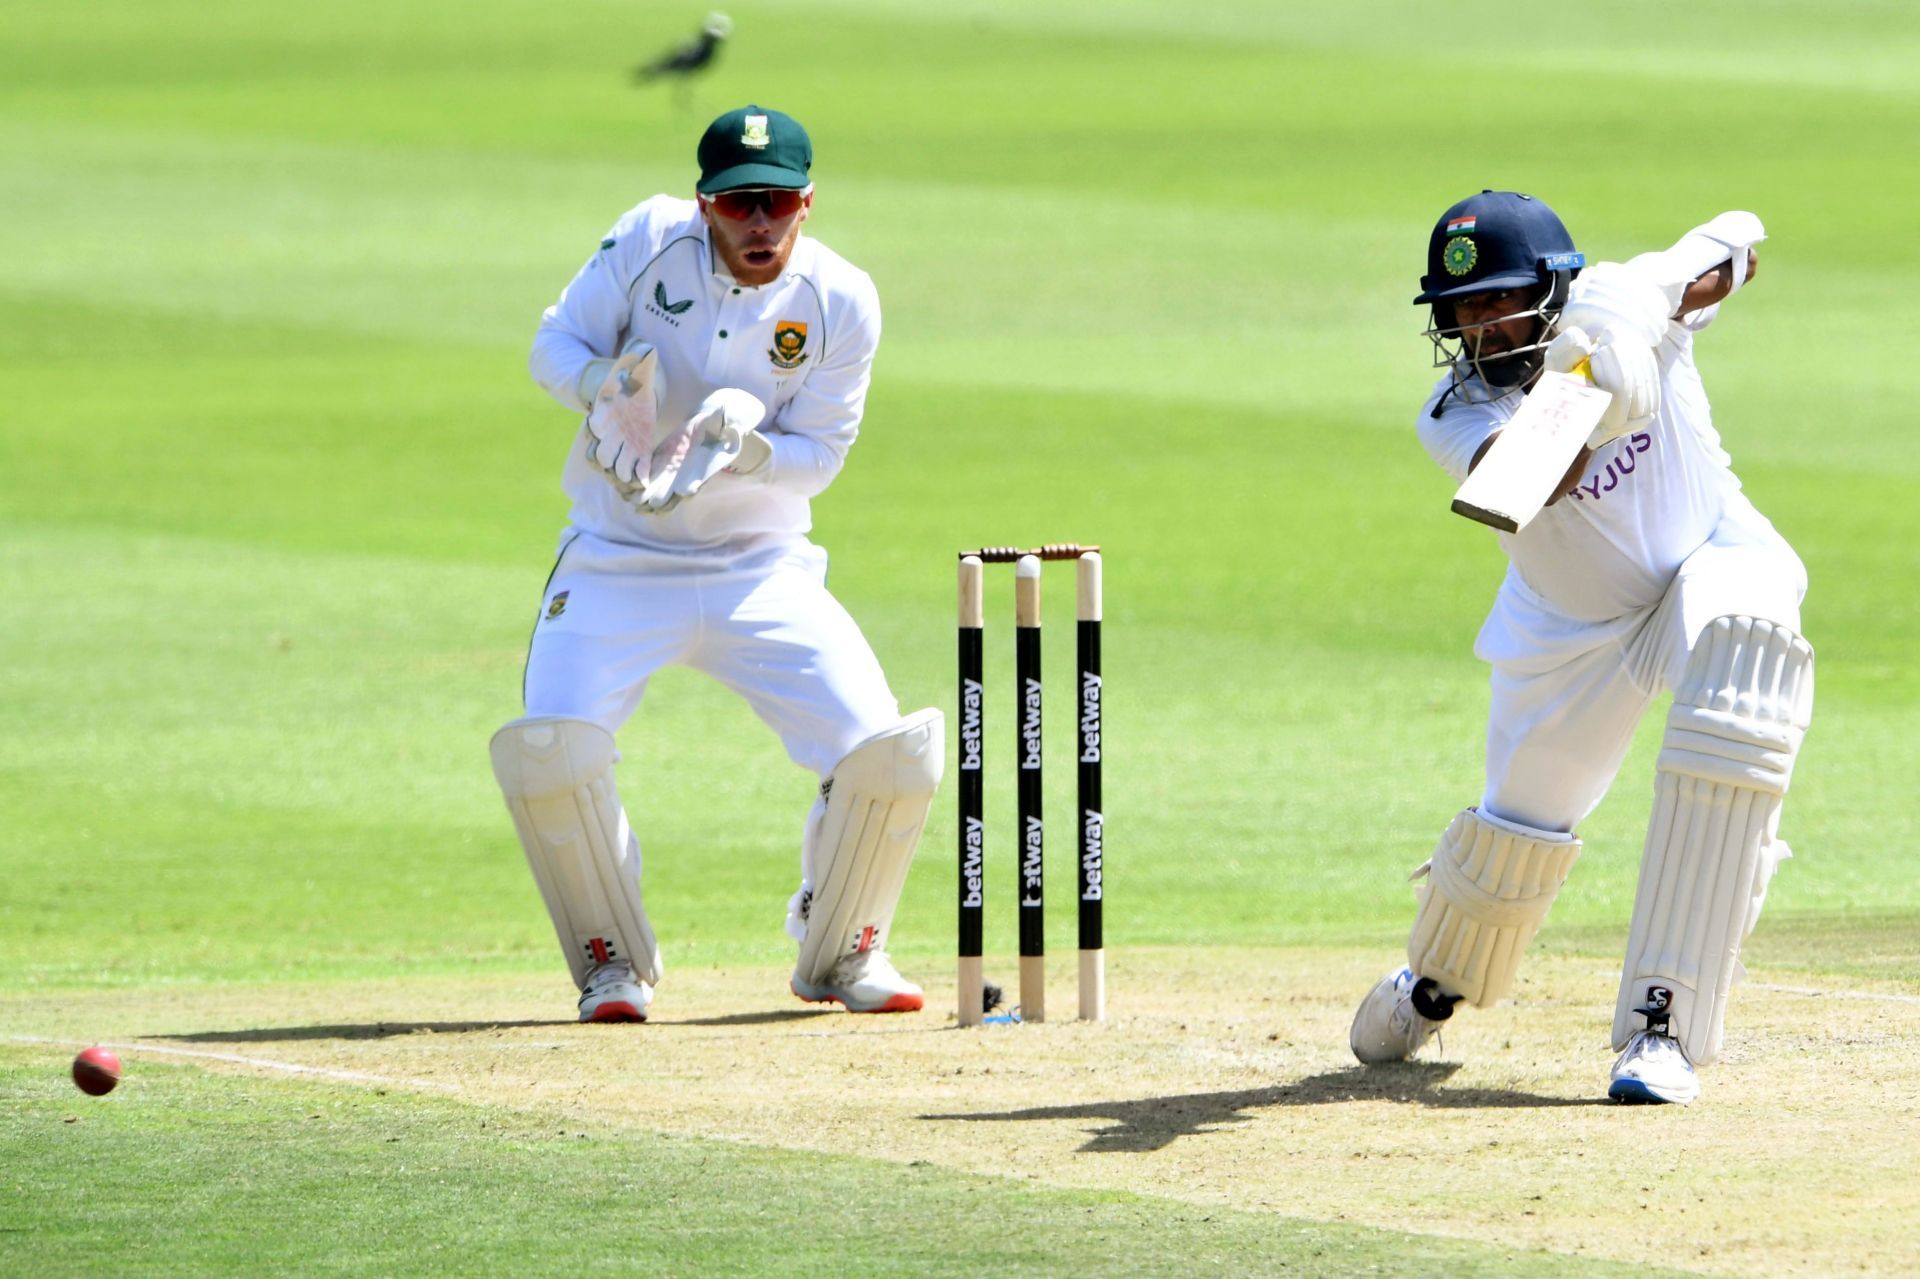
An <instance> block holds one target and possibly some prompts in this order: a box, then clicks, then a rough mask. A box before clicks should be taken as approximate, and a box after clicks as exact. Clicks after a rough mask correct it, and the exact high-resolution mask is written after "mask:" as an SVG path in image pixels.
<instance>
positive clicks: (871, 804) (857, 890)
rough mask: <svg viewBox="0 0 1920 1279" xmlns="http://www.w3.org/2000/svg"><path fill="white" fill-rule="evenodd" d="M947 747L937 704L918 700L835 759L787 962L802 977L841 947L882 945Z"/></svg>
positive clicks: (833, 958)
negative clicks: (931, 706)
mask: <svg viewBox="0 0 1920 1279" xmlns="http://www.w3.org/2000/svg"><path fill="white" fill-rule="evenodd" d="M945 753H946V726H945V721H944V720H943V719H942V717H941V715H940V712H939V711H937V710H924V711H918V712H916V713H914V714H912V715H909V716H907V717H906V718H905V719H903V720H901V721H900V722H899V723H898V724H896V725H895V726H894V727H892V728H890V729H888V730H887V731H886V732H884V733H878V734H875V735H874V736H872V737H870V738H868V739H867V740H866V741H864V742H862V743H860V745H858V746H856V747H854V748H853V749H852V750H851V751H849V752H847V757H846V758H845V759H843V760H841V761H840V762H839V764H837V765H835V767H834V770H833V774H832V775H831V776H830V777H828V778H827V786H826V793H827V810H826V814H825V817H824V819H823V820H822V822H821V824H820V830H819V838H818V843H817V844H816V846H815V851H814V859H815V861H816V866H815V867H814V873H815V874H816V875H817V877H818V882H817V883H815V884H814V886H813V895H812V898H811V899H810V900H809V902H808V903H807V907H806V937H805V939H804V940H802V941H801V943H800V960H799V963H798V964H796V965H795V967H794V974H795V975H796V976H797V977H799V978H800V979H801V980H802V981H806V982H810V983H816V984H817V983H821V982H824V981H825V980H826V978H827V975H828V974H829V973H831V972H832V970H833V966H834V965H835V964H837V963H838V962H839V961H840V960H841V959H843V958H845V957H846V956H848V955H853V954H858V953H860V952H862V951H868V950H884V949H885V948H886V938H887V929H888V928H889V927H890V926H891V925H892V923H893V912H894V908H895V907H896V906H898V905H899V903H900V893H901V890H902V889H904V888H905V887H906V883H907V867H908V866H909V865H910V864H912V862H913V851H914V848H915V847H916V846H917V845H918V844H919V842H920V831H921V828H922V827H924V826H925V825H926V823H927V812H928V810H929V809H931V808H932V807H933V793H934V790H935V789H936V788H937V787H938V786H939V784H940V774H941V771H942V769H943V767H944V764H945Z"/></svg>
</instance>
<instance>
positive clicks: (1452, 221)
mask: <svg viewBox="0 0 1920 1279" xmlns="http://www.w3.org/2000/svg"><path fill="white" fill-rule="evenodd" d="M1586 264H1587V257H1586V254H1584V253H1581V252H1580V251H1579V250H1578V249H1576V248H1574V247H1573V237H1572V236H1570V235H1568V234H1567V228H1566V224H1565V223H1563V222H1561V221H1560V218H1559V215H1557V214H1556V213H1554V211H1553V210H1552V209H1549V208H1548V207H1547V206H1546V204H1545V203H1544V202H1542V201H1540V200H1536V199H1534V198H1533V197H1532V196H1530V195H1522V194H1520V193H1519V192H1518V191H1482V192H1481V193H1480V194H1479V195H1470V196H1468V197H1467V198H1466V199H1464V200H1462V201H1460V203H1458V204H1456V205H1454V206H1453V207H1452V208H1451V209H1448V210H1447V211H1446V212H1445V213H1443V214H1441V215H1440V220H1439V221H1438V222H1436V223H1434V224H1433V234H1432V235H1431V236H1430V237H1428V240H1427V273H1426V274H1425V275H1423V276H1421V277H1420V296H1419V297H1417V298H1415V299H1414V300H1413V301H1414V304H1415V305H1416V306H1425V305H1427V304H1428V303H1430V302H1439V301H1442V300H1444V299H1447V298H1457V297H1464V296H1465V295H1467V294H1469V293H1490V292H1493V291H1494V290H1496V289H1516V288H1523V287H1525V286H1527V285H1530V284H1538V285H1539V286H1540V287H1541V289H1542V290H1543V291H1544V290H1546V289H1547V288H1548V287H1549V286H1557V287H1555V288H1554V289H1553V291H1554V292H1555V293H1556V294H1564V293H1565V291H1566V285H1567V284H1568V283H1570V282H1571V281H1572V279H1573V276H1574V274H1575V273H1576V272H1577V271H1579V270H1580V268H1581V267H1583V266H1585V265H1586Z"/></svg>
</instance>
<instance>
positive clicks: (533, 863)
mask: <svg viewBox="0 0 1920 1279" xmlns="http://www.w3.org/2000/svg"><path fill="white" fill-rule="evenodd" d="M491 751H492V755H493V775H494V777H495V778H497V779H498V780H499V782H500V790H501V793H502V794H503V795H505V796H506V800H507V810H508V811H509V812H511V813H512V814H513V824H514V827H515V829H517V830H518V831H519V832H520V843H521V846H522V847H524V848H525V849H526V850H527V865H528V866H530V867H531V868H532V869H533V878H534V882H535V883H537V884H539V885H540V896H541V897H543V898H544V899H545V900H546V903H547V913H548V914H549V915H550V916H552V918H553V928H554V931H555V932H556V933H557V934H559V937H560V947H561V949H562V950H564V951H565V952H566V956H567V965H568V967H569V968H571V969H572V971H573V980H574V984H575V985H576V986H580V987H583V988H584V987H585V985H586V982H587V974H588V973H589V972H591V971H592V970H593V968H594V967H595V965H597V964H603V963H624V964H626V965H628V966H629V967H630V968H631V969H632V970H633V974H634V976H635V977H637V978H639V979H640V980H641V981H644V982H646V983H648V984H649V985H658V984H659V982H660V946H659V943H658V942H656V941H655V940H654V936H653V925H651V924H650V923H648V922H647V911H646V907H645V906H644V905H643V904H642V902H641V898H640V844H639V841H638V840H636V839H635V838H634V836H633V831H632V830H631V829H630V828H629V826H628V825H627V814H626V811H625V810H624V809H622V808H621V807H620V798H619V795H618V794H617V793H616V792H615V790H614V786H613V760H614V748H613V735H612V734H611V733H608V732H607V731H606V730H605V729H603V728H601V727H600V726H599V725H598V724H594V723H590V722H588V721H587V720H583V719H567V718H563V717H559V716H533V717H529V718H527V719H517V720H514V721H513V722H512V723H510V724H508V725H506V726H505V727H504V728H502V729H501V730H500V731H499V732H497V733H495V734H494V735H493V743H492V747H491Z"/></svg>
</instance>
